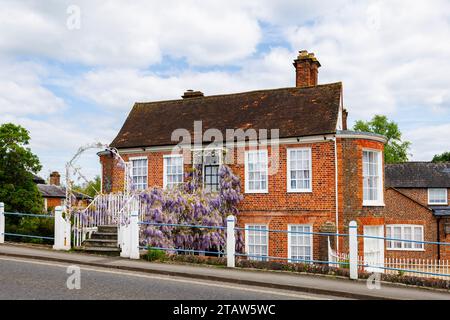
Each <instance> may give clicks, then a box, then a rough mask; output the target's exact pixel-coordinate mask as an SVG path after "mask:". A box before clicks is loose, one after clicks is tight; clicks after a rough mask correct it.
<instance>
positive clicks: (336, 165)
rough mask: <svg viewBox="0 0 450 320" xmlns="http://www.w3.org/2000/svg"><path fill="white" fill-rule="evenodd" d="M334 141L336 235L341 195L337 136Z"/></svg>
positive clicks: (337, 239)
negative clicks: (339, 191)
mask: <svg viewBox="0 0 450 320" xmlns="http://www.w3.org/2000/svg"><path fill="white" fill-rule="evenodd" d="M332 139H333V141H334V179H335V197H336V233H339V193H338V159H337V143H336V136H334V137H333V138H332ZM336 251H337V252H339V236H336Z"/></svg>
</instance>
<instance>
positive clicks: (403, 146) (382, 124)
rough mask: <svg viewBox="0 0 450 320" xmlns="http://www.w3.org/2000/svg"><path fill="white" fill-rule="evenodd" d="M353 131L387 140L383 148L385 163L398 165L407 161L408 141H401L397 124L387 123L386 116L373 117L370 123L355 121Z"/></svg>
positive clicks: (409, 143)
mask: <svg viewBox="0 0 450 320" xmlns="http://www.w3.org/2000/svg"><path fill="white" fill-rule="evenodd" d="M353 130H355V131H364V132H372V133H378V134H382V135H383V136H385V137H386V138H387V143H386V145H385V148H384V161H385V162H386V163H398V162H405V161H408V149H409V147H410V145H411V142H409V141H402V133H401V132H400V130H399V128H398V125H397V123H395V122H394V121H389V120H388V118H387V117H386V116H383V115H375V116H374V117H373V118H372V120H370V121H362V120H358V121H356V123H355V125H354V126H353Z"/></svg>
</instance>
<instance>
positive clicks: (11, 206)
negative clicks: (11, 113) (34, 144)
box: [0, 123, 44, 213]
mask: <svg viewBox="0 0 450 320" xmlns="http://www.w3.org/2000/svg"><path fill="white" fill-rule="evenodd" d="M29 141H30V135H29V133H28V131H27V130H26V129H25V128H23V127H21V126H18V125H15V124H12V123H6V124H3V125H0V201H2V202H4V203H5V210H6V211H15V212H26V213H42V211H43V207H44V204H43V200H42V197H41V194H40V193H39V190H38V188H37V186H36V185H35V183H34V182H33V173H37V172H38V171H40V170H41V168H42V167H41V164H40V162H39V159H38V157H37V156H36V155H34V154H33V153H32V152H31V150H30V148H28V147H26V146H27V145H28V144H29Z"/></svg>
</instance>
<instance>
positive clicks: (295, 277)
mask: <svg viewBox="0 0 450 320" xmlns="http://www.w3.org/2000/svg"><path fill="white" fill-rule="evenodd" d="M5 259H6V260H5ZM16 260H17V261H16ZM33 260H34V262H36V263H41V264H42V263H44V264H45V263H47V264H52V263H53V265H49V266H48V267H52V266H58V265H57V263H60V264H61V265H60V266H59V267H60V268H61V267H62V266H65V267H66V266H67V265H69V264H71V265H79V266H81V267H82V268H84V269H86V268H88V267H94V268H90V269H89V268H88V269H86V270H87V271H88V272H93V273H95V272H97V273H98V272H100V271H99V270H102V271H103V273H105V270H106V269H109V270H110V271H111V272H110V274H111V275H115V276H118V277H119V276H122V277H130V276H133V275H137V274H139V275H141V276H143V275H147V276H148V277H150V276H152V277H153V278H155V276H157V275H158V276H160V277H161V276H162V277H164V279H166V280H167V279H175V278H183V279H184V281H191V282H193V283H192V284H191V285H190V286H192V285H195V283H197V284H198V283H199V281H200V280H201V283H202V285H203V284H205V283H209V284H215V285H216V286H217V285H221V286H232V287H231V288H228V289H230V290H232V289H233V286H235V287H237V288H241V291H245V288H247V289H250V290H257V289H258V288H262V289H263V292H264V295H263V298H264V299H272V298H274V297H275V296H280V295H277V294H276V293H287V295H286V294H285V295H284V296H283V294H281V297H282V299H286V298H289V295H293V296H292V298H294V299H302V298H304V299H308V298H311V299H316V298H323V299H327V298H334V299H336V298H342V299H393V300H423V299H425V300H428V299H429V300H448V299H450V292H449V291H444V290H436V289H427V288H418V287H412V286H406V285H400V284H391V283H387V282H381V283H380V288H379V289H369V288H368V286H367V284H366V281H365V280H357V281H355V280H349V279H346V278H338V277H331V276H321V275H308V274H300V273H292V272H280V271H262V270H249V269H240V268H234V269H228V268H225V267H214V266H204V265H192V264H174V263H153V262H148V261H144V260H130V259H123V258H120V257H106V256H98V255H91V254H82V253H78V252H61V251H54V250H51V249H49V248H45V247H36V246H30V245H24V244H2V245H0V266H1V267H0V270H3V268H4V265H7V264H8V263H13V265H8V266H6V267H5V269H7V270H9V271H12V270H14V263H16V264H20V263H22V265H23V264H26V263H27V261H28V265H29V264H30V263H32V262H33ZM8 268H9V269H8ZM19 269H20V268H19ZM113 271H115V272H119V273H120V272H122V274H114V273H112V272H113ZM2 274H3V272H2ZM21 274H27V272H26V269H25V271H24V272H23V273H21ZM83 274H84V272H83ZM3 276H4V274H3ZM64 276H65V278H67V275H66V274H65V275H64ZM88 277H89V273H88ZM110 277H111V276H110ZM111 278H112V277H111ZM118 279H119V278H118ZM156 279H157V280H164V279H161V278H158V277H157V278H156ZM3 281H4V280H3ZM117 281H120V280H117ZM111 282H112V283H113V282H114V281H112V280H111ZM105 283H109V282H108V281H107V282H105ZM1 287H2V288H3V283H2V286H1ZM118 287H120V286H118ZM122 287H124V286H123V285H122ZM125 287H128V288H132V289H131V292H134V291H133V290H134V289H133V287H132V286H125ZM136 288H138V287H136ZM242 288H243V289H244V290H242ZM111 290H114V288H111ZM136 290H138V289H136ZM141 291H142V290H141ZM141 291H139V292H141ZM176 291H177V290H175V289H174V290H173V292H176ZM216 291H217V290H216ZM216 291H214V290H213V291H212V292H205V294H204V295H203V294H202V293H199V292H196V293H194V294H190V293H189V292H187V293H186V294H181V296H178V295H173V297H178V298H179V299H202V298H201V297H203V296H204V297H208V299H222V298H224V297H221V296H218V294H217V293H215V294H214V292H216ZM234 291H236V290H234ZM101 292H103V291H101ZM168 292H171V291H170V289H168ZM178 292H185V291H183V289H182V288H181V289H179V291H178ZM228 293H230V292H228ZM295 294H297V296H296V297H295ZM130 296H131V297H133V296H135V295H133V294H130ZM231 296H233V295H231ZM170 297H172V294H169V295H166V296H163V297H160V298H162V299H170ZM0 298H1V295H0ZM147 298H149V299H153V298H155V299H157V298H159V297H153V298H152V297H147ZM234 298H236V299H239V296H233V299H234ZM247 298H252V299H259V298H260V296H259V295H258V292H256V291H255V292H253V293H252V295H250V296H247ZM242 299H245V297H242Z"/></svg>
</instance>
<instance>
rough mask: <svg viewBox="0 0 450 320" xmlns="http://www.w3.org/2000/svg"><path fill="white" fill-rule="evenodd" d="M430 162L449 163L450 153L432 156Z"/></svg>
mask: <svg viewBox="0 0 450 320" xmlns="http://www.w3.org/2000/svg"><path fill="white" fill-rule="evenodd" d="M431 162H450V151H448V152H444V153H441V154H436V155H434V157H433V160H431Z"/></svg>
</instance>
